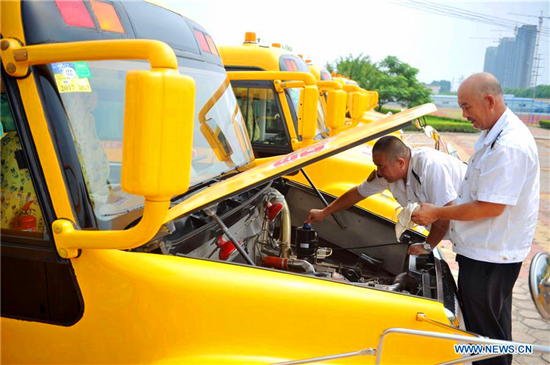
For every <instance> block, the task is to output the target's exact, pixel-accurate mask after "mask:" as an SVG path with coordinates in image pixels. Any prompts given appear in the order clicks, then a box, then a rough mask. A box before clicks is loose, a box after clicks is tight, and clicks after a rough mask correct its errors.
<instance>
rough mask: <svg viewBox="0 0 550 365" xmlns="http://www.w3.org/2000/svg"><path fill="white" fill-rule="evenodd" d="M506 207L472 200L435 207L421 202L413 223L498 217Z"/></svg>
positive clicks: (425, 223) (413, 215) (426, 223)
mask: <svg viewBox="0 0 550 365" xmlns="http://www.w3.org/2000/svg"><path fill="white" fill-rule="evenodd" d="M504 208H506V205H505V204H497V203H488V202H482V201H478V200H476V201H473V202H469V203H465V204H460V205H453V206H445V207H436V206H435V205H432V204H421V205H420V209H417V210H415V211H414V212H413V214H412V216H411V219H412V221H413V222H414V223H416V224H420V225H423V226H427V225H428V224H430V223H433V222H435V221H437V220H440V219H446V220H455V221H475V220H478V219H485V218H493V217H498V216H499V215H501V214H502V212H503V211H504Z"/></svg>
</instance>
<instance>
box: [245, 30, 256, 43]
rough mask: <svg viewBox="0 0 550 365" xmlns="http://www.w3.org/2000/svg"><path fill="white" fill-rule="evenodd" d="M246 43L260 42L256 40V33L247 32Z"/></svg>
mask: <svg viewBox="0 0 550 365" xmlns="http://www.w3.org/2000/svg"><path fill="white" fill-rule="evenodd" d="M244 43H258V41H257V40H256V33H254V32H246V33H245V35H244Z"/></svg>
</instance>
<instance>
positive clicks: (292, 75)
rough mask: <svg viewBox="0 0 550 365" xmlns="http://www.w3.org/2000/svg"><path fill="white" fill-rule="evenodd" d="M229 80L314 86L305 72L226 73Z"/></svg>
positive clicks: (314, 83) (314, 82)
mask: <svg viewBox="0 0 550 365" xmlns="http://www.w3.org/2000/svg"><path fill="white" fill-rule="evenodd" d="M227 76H228V77H229V80H231V81H238V80H246V81H248V80H281V81H286V80H299V81H304V83H305V84H306V85H316V81H315V78H314V77H313V75H311V74H308V73H306V72H289V71H231V72H228V73H227Z"/></svg>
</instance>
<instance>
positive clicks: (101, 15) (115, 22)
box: [90, 0, 124, 33]
mask: <svg viewBox="0 0 550 365" xmlns="http://www.w3.org/2000/svg"><path fill="white" fill-rule="evenodd" d="M90 4H92V9H93V10H94V13H95V16H96V17H97V20H98V21H99V26H100V27H101V29H102V30H105V31H108V32H115V33H124V27H123V26H122V23H121V22H120V18H119V17H118V14H117V12H116V9H115V7H114V6H113V4H110V3H106V2H103V1H97V0H91V1H90Z"/></svg>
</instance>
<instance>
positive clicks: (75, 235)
mask: <svg viewBox="0 0 550 365" xmlns="http://www.w3.org/2000/svg"><path fill="white" fill-rule="evenodd" d="M168 208H170V200H169V199H168V200H165V201H152V200H145V205H144V209H143V217H142V218H141V221H140V222H139V223H138V224H137V225H136V226H134V227H132V228H130V229H127V230H123V231H93V232H90V231H82V230H77V229H75V227H74V225H73V223H72V222H70V221H68V220H66V219H58V220H57V221H55V222H54V224H53V233H54V239H55V244H56V246H57V252H58V253H59V256H61V257H63V258H72V257H76V256H78V249H86V248H94V249H119V250H124V249H131V248H135V247H138V246H141V245H142V244H143V243H144V242H147V241H149V240H150V239H151V238H153V237H154V236H155V234H156V233H157V232H158V230H159V227H160V226H161V225H162V224H163V221H164V218H165V217H166V212H167V211H168Z"/></svg>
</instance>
